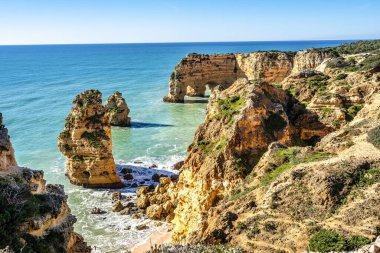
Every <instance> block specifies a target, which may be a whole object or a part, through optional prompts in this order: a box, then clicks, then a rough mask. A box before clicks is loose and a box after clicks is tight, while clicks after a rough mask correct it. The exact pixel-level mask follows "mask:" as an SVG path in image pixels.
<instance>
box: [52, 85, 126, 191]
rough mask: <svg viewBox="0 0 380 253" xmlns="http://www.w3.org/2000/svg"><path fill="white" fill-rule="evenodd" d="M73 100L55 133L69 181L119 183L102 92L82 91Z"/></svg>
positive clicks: (114, 185)
mask: <svg viewBox="0 0 380 253" xmlns="http://www.w3.org/2000/svg"><path fill="white" fill-rule="evenodd" d="M73 104H74V107H73V108H72V110H71V112H70V114H69V116H68V117H67V118H66V124H65V127H64V130H63V131H62V132H61V134H60V135H59V137H58V148H59V150H60V151H61V152H62V153H63V154H64V155H65V156H66V174H67V176H68V177H69V179H70V182H71V183H73V184H77V185H82V186H84V187H107V188H108V187H112V188H118V187H122V186H123V185H122V183H121V181H120V177H119V175H118V174H117V173H116V166H115V162H114V159H113V156H112V139H111V126H110V123H109V119H108V116H107V114H106V111H105V108H104V106H103V105H102V94H101V93H100V92H99V91H97V90H88V91H85V92H82V93H81V94H79V95H78V96H77V97H76V98H75V99H74V101H73Z"/></svg>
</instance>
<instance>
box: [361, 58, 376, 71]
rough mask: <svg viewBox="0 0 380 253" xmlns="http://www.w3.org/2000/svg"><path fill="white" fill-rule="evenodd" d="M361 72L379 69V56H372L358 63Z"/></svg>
mask: <svg viewBox="0 0 380 253" xmlns="http://www.w3.org/2000/svg"><path fill="white" fill-rule="evenodd" d="M360 65H361V66H362V69H363V70H370V69H378V68H379V67H380V55H372V56H369V57H368V58H366V59H365V60H364V61H362V62H361V63H360Z"/></svg>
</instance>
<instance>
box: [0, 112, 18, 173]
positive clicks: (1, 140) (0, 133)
mask: <svg viewBox="0 0 380 253" xmlns="http://www.w3.org/2000/svg"><path fill="white" fill-rule="evenodd" d="M16 165H17V163H16V159H15V156H14V151H13V148H12V144H11V141H10V138H9V135H8V129H6V128H5V127H4V125H3V115H2V114H1V113H0V171H1V170H3V169H6V168H9V167H12V166H16Z"/></svg>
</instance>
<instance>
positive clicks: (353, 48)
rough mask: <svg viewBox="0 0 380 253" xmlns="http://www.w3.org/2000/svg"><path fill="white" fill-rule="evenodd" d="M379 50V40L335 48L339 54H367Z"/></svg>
mask: <svg viewBox="0 0 380 253" xmlns="http://www.w3.org/2000/svg"><path fill="white" fill-rule="evenodd" d="M379 48H380V40H367V41H358V42H353V43H348V44H343V45H341V46H338V47H335V50H336V51H337V52H338V53H340V54H359V53H368V52H371V51H374V50H377V49H379Z"/></svg>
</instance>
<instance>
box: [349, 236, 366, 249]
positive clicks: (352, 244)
mask: <svg viewBox="0 0 380 253" xmlns="http://www.w3.org/2000/svg"><path fill="white" fill-rule="evenodd" d="M370 242H371V240H369V239H368V238H367V237H364V236H361V235H354V236H352V237H351V239H350V240H348V241H347V248H346V250H355V249H359V248H361V247H363V246H364V245H366V244H369V243H370Z"/></svg>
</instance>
